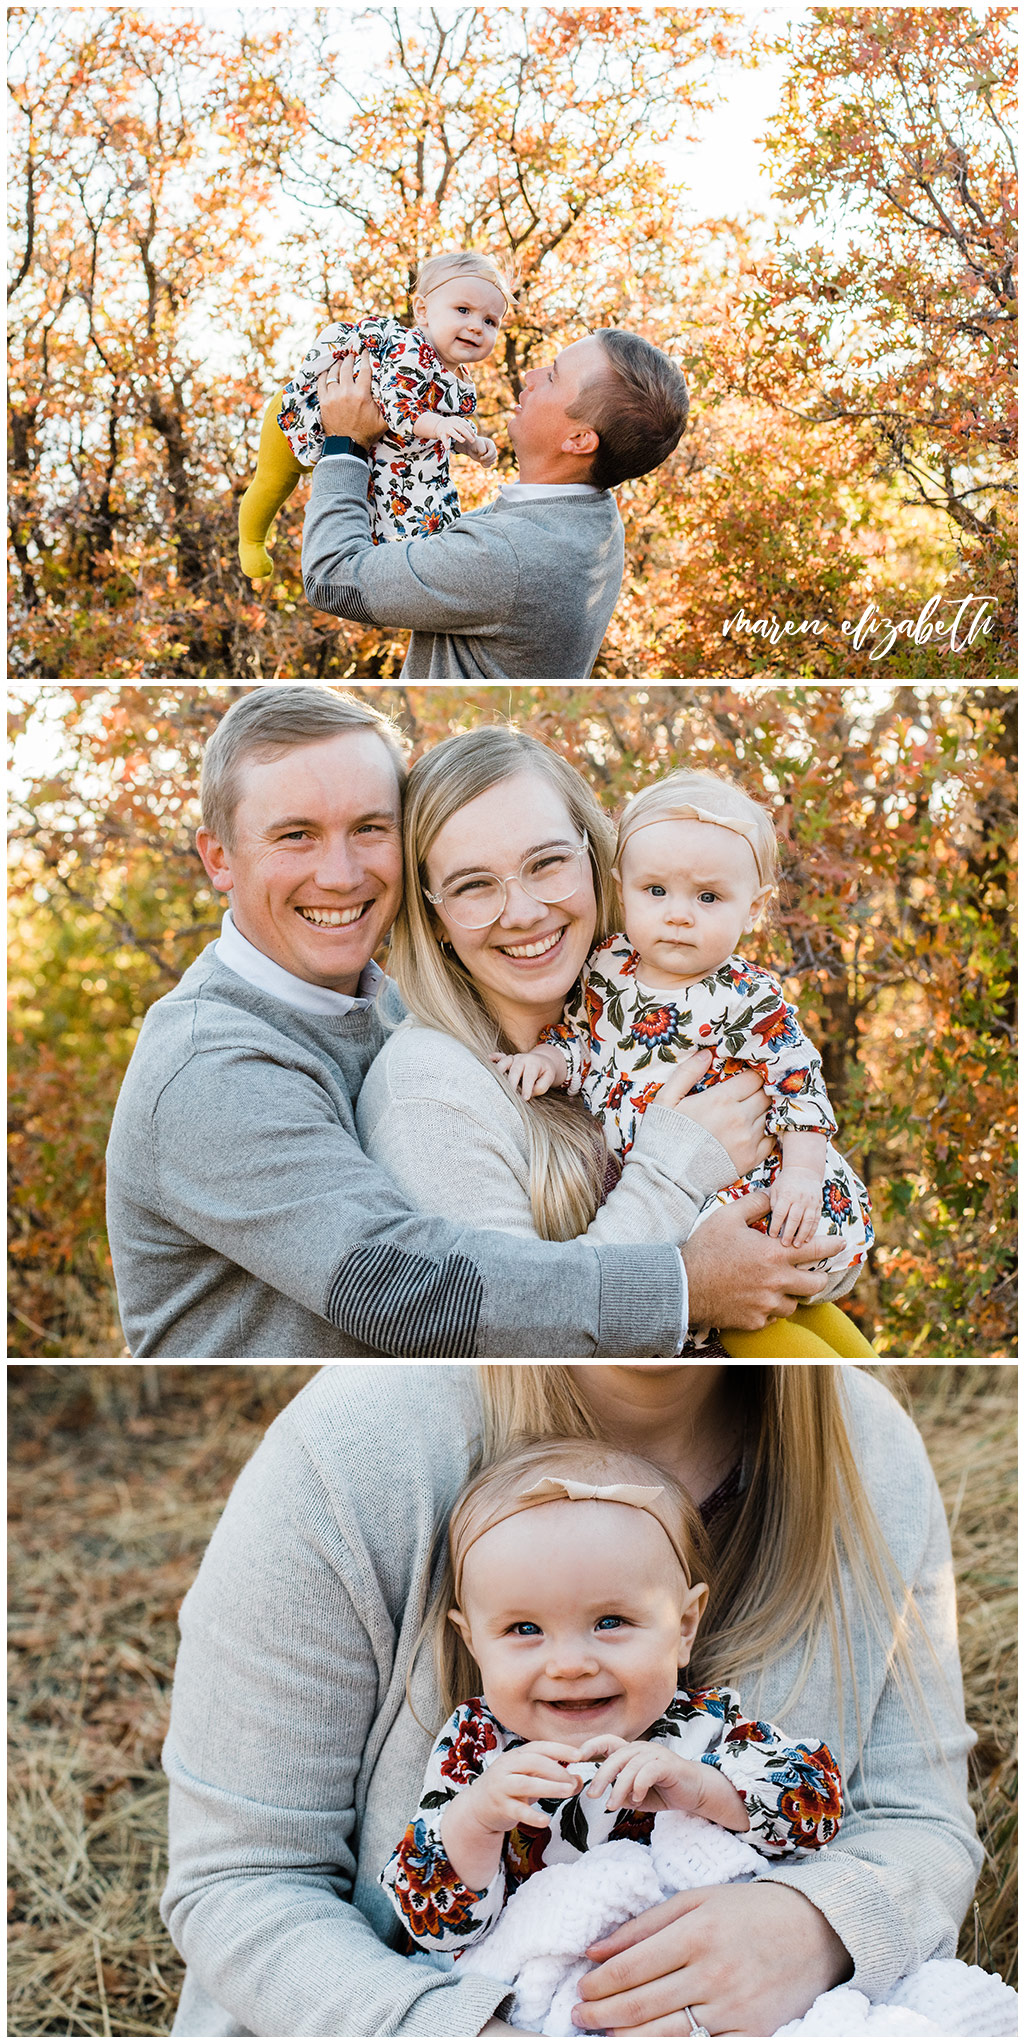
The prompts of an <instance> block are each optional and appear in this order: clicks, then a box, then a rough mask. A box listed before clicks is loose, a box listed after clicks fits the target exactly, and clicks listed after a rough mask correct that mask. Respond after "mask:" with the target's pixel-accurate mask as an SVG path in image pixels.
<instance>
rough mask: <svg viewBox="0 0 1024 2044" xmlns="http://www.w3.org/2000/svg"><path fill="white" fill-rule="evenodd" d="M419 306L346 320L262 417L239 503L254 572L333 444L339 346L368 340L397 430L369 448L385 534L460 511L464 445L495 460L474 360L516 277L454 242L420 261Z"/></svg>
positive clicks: (373, 528)
mask: <svg viewBox="0 0 1024 2044" xmlns="http://www.w3.org/2000/svg"><path fill="white" fill-rule="evenodd" d="M412 303H413V313H414V315H415V318H416V321H417V324H416V325H415V326H414V327H411V328H410V327H404V326H402V325H401V324H400V323H399V321H398V320H396V319H385V318H376V317H375V318H370V319H358V320H353V321H351V322H349V321H339V322H338V323H337V324H336V325H335V326H329V327H325V328H324V330H323V332H322V333H321V334H318V336H317V339H316V342H315V344H314V346H313V347H312V348H311V349H310V350H309V353H308V354H307V355H306V356H305V358H304V360H303V362H302V364H301V366H300V367H299V369H298V371H297V373H296V375H295V376H294V377H293V379H292V381H291V382H290V383H288V384H286V385H285V388H284V391H283V393H282V394H281V396H280V397H278V398H275V399H273V400H272V402H271V404H270V405H269V407H268V409H267V413H266V417H265V418H264V421H263V430H262V433H261V435H260V448H259V455H258V458H257V464H256V474H255V476H254V478H253V481H252V482H251V483H250V485H249V488H248V489H247V490H246V492H245V495H244V497H243V498H242V501H241V504H240V506H239V512H238V555H239V560H240V561H241V564H242V571H243V573H244V574H246V575H248V576H250V577H251V578H252V579H253V580H259V579H261V578H263V579H265V578H266V576H268V575H269V574H271V573H272V570H273V562H272V560H271V557H270V555H269V553H268V552H267V548H266V538H267V534H268V532H269V531H270V527H271V525H272V524H273V521H274V519H275V517H276V515H277V513H278V511H279V510H280V508H281V506H282V504H283V503H284V502H285V500H286V498H288V497H290V496H291V493H292V491H293V489H294V488H295V485H296V483H297V482H298V479H299V477H300V476H301V475H302V474H304V473H305V472H306V471H307V470H308V469H311V468H312V467H313V466H314V465H315V463H316V462H317V461H318V460H319V458H320V455H321V453H322V451H323V444H324V431H323V425H322V423H321V418H320V401H319V398H318V396H317V387H316V386H317V377H318V376H320V375H322V373H323V371H324V370H325V369H328V368H330V365H331V363H332V362H336V361H337V360H338V358H339V356H341V355H344V354H348V353H351V352H353V351H356V352H357V351H358V350H359V349H360V348H364V349H366V350H367V352H368V353H369V355H370V358H371V362H372V371H373V395H374V398H375V399H376V402H377V404H378V406H379V408H380V410H381V411H382V412H383V414H384V417H385V419H386V421H387V430H386V431H385V432H384V433H383V434H382V435H381V437H380V439H379V440H376V441H375V442H374V444H373V447H372V449H371V450H370V464H369V480H368V483H367V496H368V500H369V505H370V532H371V535H372V538H373V540H374V543H375V545H383V544H384V542H385V541H387V540H391V539H415V538H420V537H424V536H426V535H427V534H429V533H433V532H441V531H442V530H443V528H444V527H445V526H446V525H451V524H452V523H453V521H454V520H455V519H456V518H458V516H459V499H458V496H457V494H456V491H455V488H454V485H453V484H452V481H451V478H450V476H449V473H448V453H449V449H450V448H451V446H452V445H453V444H454V445H455V446H457V447H458V448H459V449H460V451H461V452H462V453H463V454H468V455H470V456H471V457H472V458H473V459H474V460H475V461H479V462H481V463H482V464H483V466H484V467H485V468H490V467H492V466H493V464H494V462H495V461H496V460H497V449H496V447H495V445H494V442H493V440H489V439H487V438H486V436H484V435H482V434H479V433H478V432H477V430H476V427H475V425H474V424H473V423H472V416H473V413H474V411H475V409H476V391H475V389H474V387H473V384H472V381H471V379H470V377H469V376H468V375H467V374H466V369H465V365H466V364H467V363H471V362H483V361H485V360H486V358H487V356H488V355H489V354H490V353H491V350H492V349H493V347H494V344H495V342H496V340H497V338H498V335H499V333H500V331H501V323H502V320H503V319H504V317H505V314H506V313H507V311H508V308H509V306H510V305H511V303H512V287H511V284H510V283H509V282H508V280H507V278H506V277H505V276H504V274H503V273H502V271H501V270H500V269H499V268H498V266H497V264H496V263H493V262H492V261H491V259H490V257H489V256H486V255H480V254H478V253H477V252H476V251H475V250H472V249H469V250H460V249H445V250H443V251H442V253H441V254H440V255H436V256H431V257H430V258H429V259H428V261H427V262H425V263H423V264H421V266H420V270H419V273H418V275H417V278H416V289H415V295H414V297H413V302H412Z"/></svg>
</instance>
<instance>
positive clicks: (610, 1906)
mask: <svg viewBox="0 0 1024 2044" xmlns="http://www.w3.org/2000/svg"><path fill="white" fill-rule="evenodd" d="M764 1865H765V1862H764V1860H763V1859H762V1858H761V1857H760V1855H759V1854H758V1853H756V1852H755V1851H754V1850H753V1847H752V1846H749V1845H745V1844H744V1842H743V1839H742V1838H740V1837H737V1836H736V1835H735V1834H734V1833H733V1832H731V1831H722V1830H719V1828H718V1826H717V1825H714V1824H706V1823H705V1822H704V1820H703V1818H701V1817H684V1816H681V1815H679V1814H677V1813H676V1812H675V1811H673V1810H666V1811H663V1812H662V1813H661V1814H660V1815H659V1816H658V1817H657V1818H656V1819H655V1823H654V1831H653V1835H652V1838H651V1843H650V1845H649V1846H646V1845H638V1844H633V1843H631V1842H630V1841H628V1840H622V1841H619V1842H617V1843H614V1844H608V1845H598V1846H595V1847H594V1848H593V1849H592V1851H590V1852H587V1853H583V1854H582V1855H581V1856H580V1858H579V1859H578V1860H575V1861H573V1862H572V1863H571V1864H569V1865H561V1866H551V1867H542V1868H541V1869H540V1870H539V1872H537V1873H536V1874H532V1875H531V1877H530V1879H529V1880H528V1881H525V1882H524V1883H523V1885H522V1887H521V1888H518V1889H517V1890H516V1892H515V1894H514V1895H512V1896H511V1897H510V1898H509V1900H508V1902H507V1903H506V1905H505V1907H504V1909H503V1910H502V1912H501V1915H500V1917H499V1918H498V1921H497V1923H496V1924H495V1926H494V1929H493V1930H492V1931H490V1932H489V1933H488V1935H487V1936H486V1937H485V1938H481V1939H480V1941H479V1943H478V1944H475V1945H471V1946H470V1947H469V1948H468V1949H467V1950H466V1951H465V1952H463V1953H462V1955H461V1957H460V1958H459V1959H458V1960H457V1961H456V1965H457V1967H458V1968H459V1971H460V1972H465V1973H485V1974H486V1975H487V1976H488V1978H489V1979H491V1980H507V1981H508V1983H509V1985H510V1986H511V1987H514V1988H515V2004H514V2007H513V2010H512V2014H511V2017H510V2021H511V2022H512V2023H513V2024H514V2025H515V2026H516V2028H517V2029H520V2030H533V2031H537V2032H539V2033H540V2035H541V2036H542V2037H578V2036H581V2035H583V2034H584V2033H583V2032H582V2031H579V2030H577V2029H576V2028H575V2027H574V2024H573V2021H572V2013H571V2011H572V2008H573V2004H574V2003H575V2002H576V2001H577V2000H578V1999H579V1994H578V1988H579V1981H580V1976H581V1975H582V1974H583V1973H585V1972H587V1971H588V1970H589V1968H590V1965H591V1964H592V1962H591V1961H589V1960H587V1959H585V1958H584V1956H583V1954H584V1953H585V1952H586V1950H587V1947H588V1946H589V1945H592V1944H593V1943H594V1941H595V1940H596V1939H597V1938H599V1937H604V1936H606V1935H607V1933H608V1932H609V1931H611V1930H614V1929H615V1927H616V1925H618V1924H620V1923H624V1922H625V1921H626V1920H627V1918H630V1917H634V1916H639V1915H640V1914H641V1912H642V1911H643V1910H645V1909H651V1908H653V1907H654V1904H655V1903H656V1902H664V1901H665V1900H666V1899H667V1898H668V1897H669V1896H670V1895H676V1894H680V1893H681V1892H682V1891H683V1890H685V1889H689V1888H703V1887H707V1886H710V1885H711V1884H712V1883H717V1882H720V1881H748V1880H752V1879H753V1878H754V1877H755V1876H756V1875H757V1874H758V1873H760V1872H762V1871H763V1869H764ZM590 2034H591V2035H593V2034H594V2032H592V2031H591V2032H590ZM775 2035H776V2036H777V2037H1015V2036H1016V2035H1017V1996H1016V1994H1015V1993H1014V1991H1013V1989H1012V1987H1007V1986H1006V1984H1005V1982H1004V1981H1002V1980H1000V1979H998V1978H997V1977H996V1976H995V1975H994V1974H991V1973H985V1972H983V1971H982V1968H981V1967H980V1966H964V1965H963V1964H961V1962H960V1960H959V1959H930V1960H929V1961H928V1963H927V1964H926V1965H924V1966H919V1967H918V1968H917V1969H916V1971H915V1972H913V1973H909V1974H908V1975H907V1976H906V1978H905V1979H903V1980H899V1981H897V1983H896V1985H895V1987H894V1988H893V1989H892V1991H891V1993H890V1994H889V1996H888V1998H887V1999H886V2000H885V2001H884V2002H871V2001H869V2000H868V1998H867V1996H866V1995H864V1994H861V1993H860V1992H858V1990H857V1989H856V1988H852V1987H833V1988H831V1989H830V1990H829V1991H828V1993H826V1994H819V1996H818V1999H817V2001H816V2002H815V2003H814V2005H813V2007H811V2008H810V2009H808V2011H807V2014H806V2015H805V2016H801V2017H800V2018H799V2019H798V2020H797V2021H796V2022H793V2023H786V2024H785V2025H784V2026H783V2028H782V2029H781V2030H777V2031H776V2032H775Z"/></svg>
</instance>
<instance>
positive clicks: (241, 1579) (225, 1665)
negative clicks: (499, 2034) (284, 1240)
mask: <svg viewBox="0 0 1024 2044" xmlns="http://www.w3.org/2000/svg"><path fill="white" fill-rule="evenodd" d="M309 1392H310V1394H311V1398H312V1408H310V1397H307V1396H306V1395H305V1394H304V1399H305V1404H306V1407H307V1409H313V1410H316V1409H317V1406H319V1409H320V1410H321V1411H322V1410H323V1408H324V1406H325V1403H326V1400H327V1398H329V1397H330V1396H331V1395H332V1393H331V1391H330V1389H329V1388H328V1391H327V1392H326V1394H325V1393H322V1392H321V1391H320V1388H319V1386H318V1385H317V1383H316V1380H314V1384H313V1385H311V1386H310V1387H309ZM293 1413H294V1409H293V1408H290V1409H289V1411H288V1412H286V1413H285V1414H284V1415H282V1418H281V1420H279V1421H278V1422H277V1423H276V1425H275V1426H274V1427H273V1428H272V1429H271V1431H270V1433H269V1434H268V1436H267V1438H266V1439H265V1441H264V1442H263V1444H262V1446H261V1448H260V1449H259V1450H258V1452H257V1454H256V1456H255V1457H254V1458H253V1460H252V1461H251V1462H250V1463H249V1465H248V1467H247V1468H246V1469H245V1470H244V1471H243V1474H242V1476H241V1477H240V1478H239V1481H238V1483H237V1484H236V1486H235V1489H234V1491H233V1493H232V1496H231V1498H230V1500H229V1502H228V1505H227V1507H226V1510H225V1513H224V1516H223V1518H222V1519H221V1522H220V1524H219V1526H218V1528H217V1530H216V1532H215V1534H214V1536H213V1539H212V1541H211V1543H210V1547H209V1549H208V1551H207V1554H206V1556H205V1558H204V1560H203V1564H202V1567H201V1569H200V1572H199V1576H198V1578H197V1580H196V1582H195V1584H194V1585H193V1588H192V1589H191V1590H190V1592H189V1594H188V1596H187V1598H186V1599H185V1603H184V1606H183V1608H182V1613H181V1645H180V1650H179V1654H178V1664H177V1668H176V1671H175V1681H174V1696H173V1703H172V1709H171V1722H170V1729H169V1732H168V1736H167V1740H166V1744H165V1747H164V1755H163V1758H164V1767H165V1769H166V1772H167V1774H168V1776H169V1778H170V1807H169V1873H168V1882H167V1888H166V1891H165V1893H164V1896H163V1899H162V1903H161V1909H162V1914H163V1918H164V1921H165V1923H166V1925H167V1927H168V1930H169V1932H170V1935H171V1937H172V1938H173V1940H174V1943H175V1945H176V1947H177V1949H178V1951H179V1952H180V1953H181V1954H182V1956H183V1957H184V1959H185V1960H186V1962H187V1965H188V1981H187V1983H186V2002H189V2003H190V2005H191V2006H192V2007H195V2002H196V1997H198V1996H202V1997H205V1998H206V2004H207V2007H206V2018H205V2020H206V2023H207V2025H208V2027H204V2028H202V2029H199V2028H191V2027H190V2028H188V2029H187V2030H186V2032H185V2033H186V2034H187V2035H189V2036H197V2035H207V2034H215V2035H234V2036H239V2035H242V2036H245V2035H253V2036H258V2037H337V2036H357V2037H393V2036H421V2037H438V2036H451V2037H467V2036H475V2035H476V2034H477V2033H478V2032H479V2031H480V2030H481V2029H482V2028H483V2026H484V2024H485V2023H486V2021H487V2020H488V2018H489V2016H490V2015H491V2014H492V2013H493V2012H494V2010H495V2009H496V2008H497V2007H498V2006H499V2004H500V2002H501V1999H502V1996H503V1994H504V1992H505V1990H504V1989H503V1988H502V1987H501V1986H500V1985H498V1984H497V1983H495V1982H494V1981H490V1980H486V1979H483V1978H477V1979H475V1980H469V1979H467V1980H465V1981H462V1980H460V1979H459V1978H458V1976H455V1975H451V1974H448V1973H442V1972H438V1971H435V1970H434V1969H433V1968H431V1967H429V1966H424V1965H423V1964H422V1963H414V1962H412V1961H411V1960H410V1959H409V1958H408V1957H406V1956H403V1954H402V1953H401V1952H399V1951H396V1950H394V1949H393V1948H392V1947H391V1946H389V1945H388V1944H387V1943H385V1942H383V1941H382V1938H381V1935H380V1934H379V1932H377V1931H375V1930H374V1928H373V1927H372V1924H371V1922H370V1921H369V1920H368V1917H367V1915H366V1913H365V1911H364V1909H363V1908H360V1907H359V1906H357V1905H356V1903H355V1902H354V1900H353V1895H354V1891H355V1889H356V1887H357V1884H358V1883H359V1881H360V1880H361V1881H362V1883H363V1891H364V1892H365V1889H366V1886H367V1881H366V1870H365V1868H363V1866H362V1864H361V1856H362V1854H363V1852H364V1850H365V1845H364V1842H363V1840H362V1839H361V1838H360V1826H359V1816H358V1814H357V1812H358V1805H359V1798H360V1784H361V1780H362V1778H363V1774H364V1770H365V1767H366V1755H367V1751H368V1749H370V1748H372V1749H373V1750H375V1751H376V1750H377V1748H376V1745H375V1741H376V1740H378V1739H379V1730H380V1727H379V1718H380V1712H381V1708H382V1695H383V1691H384V1689H386V1687H387V1683H388V1668H389V1662H390V1659H391V1656H392V1655H393V1654H394V1652H395V1633H396V1626H395V1623H394V1621H393V1619H392V1616H391V1613H390V1611H389V1609H388V1607H387V1604H386V1603H385V1600H384V1596H383V1593H382V1589H381V1585H380V1583H379V1582H378V1581H377V1580H376V1579H375V1567H374V1557H373V1553H372V1551H371V1550H370V1549H369V1548H368V1546H367V1544H365V1543H366V1541H368V1539H369V1529H368V1528H367V1529H365V1533H364V1536H363V1537H362V1538H361V1536H360V1528H359V1527H358V1525H353V1527H352V1531H351V1535H350V1536H349V1535H348V1534H346V1533H345V1532H343V1531H342V1528H341V1525H340V1523H339V1519H340V1517H341V1516H342V1514H341V1511H340V1508H339V1502H338V1497H339V1493H338V1490H337V1487H336V1486H333V1487H332V1485H331V1484H330V1482H329V1479H328V1475H327V1474H322V1473H321V1469H320V1467H319V1466H318V1463H322V1464H323V1467H324V1470H325V1471H326V1470H329V1468H330V1462H331V1458H330V1457H328V1456H326V1455H325V1454H324V1451H323V1441H322V1440H321V1443H320V1453H319V1455H318V1456H317V1458H316V1459H315V1460H314V1457H313V1454H312V1452H311V1450H310V1447H309V1445H308V1444H307V1442H306V1441H305V1440H304V1439H303V1437H302V1432H301V1425H300V1422H299V1421H298V1420H297V1419H296V1418H295V1417H294V1416H293ZM378 1455H379V1449H378V1448H377V1447H375V1445H374V1443H373V1441H372V1439H371V1440H369V1441H368V1442H367V1448H366V1453H365V1456H364V1457H363V1462H364V1463H365V1464H366V1465H367V1474H366V1479H365V1486H364V1487H365V1488H370V1487H371V1486H372V1484H373V1483H374V1482H375V1472H376V1462H375V1459H374V1458H375V1456H378ZM335 1459H336V1458H335ZM361 1474H362V1466H361V1465H357V1466H356V1468H355V1471H354V1477H353V1480H354V1478H355V1477H358V1476H360V1475H361ZM341 1480H343V1476H342V1478H341ZM414 1494H415V1492H414V1489H413V1486H412V1484H411V1483H410V1488H409V1491H408V1493H407V1510H406V1513H405V1516H404V1518H403V1519H402V1521H401V1522H400V1523H401V1527H402V1538H403V1539H404V1542H405V1545H406V1546H408V1545H409V1539H410V1536H409V1528H410V1526H411V1525H412V1523H413V1520H412V1512H411V1508H410V1506H411V1498H412V1496H413V1495H414ZM428 1517H429V1515H428ZM377 1518H378V1521H380V1520H381V1518H382V1508H381V1506H380V1505H379V1504H378V1506H377ZM397 1524H398V1522H396V1521H393V1522H392V1526H391V1538H392V1542H393V1543H394V1542H395V1541H396V1540H397V1538H398V1531H397ZM403 1551H404V1550H403ZM409 1602H410V1604H411V1605H415V1604H416V1597H415V1595H412V1596H411V1598H410V1599H409ZM401 1629H402V1634H403V1639H404V1640H406V1641H408V1639H409V1638H410V1636H411V1635H414V1633H415V1615H413V1616H412V1617H410V1616H409V1615H408V1613H407V1612H405V1611H403V1612H402V1613H401ZM405 1651H408V1646H407V1645H406V1647H405ZM398 1687H399V1690H400V1687H401V1678H400V1677H399V1681H398ZM373 1886H374V1891H376V1884H375V1883H374V1884H373ZM381 1899H383V1898H381ZM209 2004H212V2005H213V2006H212V2008H211V2007H210V2006H209ZM186 2021H187V2015H186V2007H185V2003H184V2002H183V2011H182V2020H181V2023H180V2027H181V2028H183V2029H184V2027H185V2022H186ZM211 2025H212V2026H215V2027H209V2026H211Z"/></svg>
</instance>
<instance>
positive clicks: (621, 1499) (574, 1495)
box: [523, 1476, 665, 1511]
mask: <svg viewBox="0 0 1024 2044" xmlns="http://www.w3.org/2000/svg"><path fill="white" fill-rule="evenodd" d="M664 1488H665V1486H664V1484H663V1483H577V1482H576V1480H575V1478H574V1477H571V1476H542V1477H541V1479H540V1482H539V1483H531V1485H530V1487H529V1489H528V1490H524V1492H523V1496H524V1498H532V1497H536V1498H537V1500H538V1503H546V1502H547V1500H548V1499H549V1498H571V1499H572V1500H573V1502H574V1503H575V1502H576V1501H577V1500H578V1499H580V1498H601V1499H603V1500H604V1501H606V1502H607V1503H608V1504H610V1505H637V1506H638V1507H639V1509H640V1510H641V1511H646V1509H647V1505H648V1502H649V1500H650V1499H651V1498H660V1496H661V1494H662V1491H663V1490H664Z"/></svg>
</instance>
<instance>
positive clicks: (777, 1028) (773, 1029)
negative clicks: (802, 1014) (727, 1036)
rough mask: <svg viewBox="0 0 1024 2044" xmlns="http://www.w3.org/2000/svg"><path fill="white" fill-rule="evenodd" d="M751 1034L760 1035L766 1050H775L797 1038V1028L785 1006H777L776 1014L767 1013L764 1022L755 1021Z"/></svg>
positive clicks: (793, 1041)
mask: <svg viewBox="0 0 1024 2044" xmlns="http://www.w3.org/2000/svg"><path fill="white" fill-rule="evenodd" d="M751 1035H752V1036H759V1037H760V1038H761V1041H762V1043H763V1044H764V1047H765V1049H766V1050H775V1049H777V1048H778V1046H779V1045H780V1044H783V1043H795V1042H796V1040H797V1032H796V1029H795V1028H794V1026H793V1022H792V1020H791V1018H790V1014H789V1010H788V1008H785V1007H782V1008H777V1009H776V1010H775V1013H774V1015H766V1016H765V1019H764V1021H763V1022H755V1023H754V1026H753V1029H752V1030H751Z"/></svg>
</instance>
